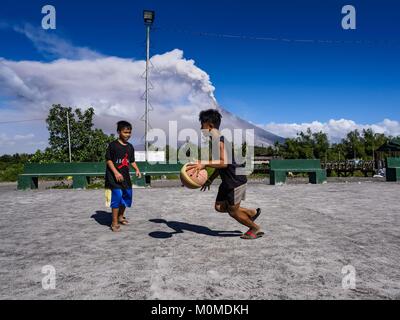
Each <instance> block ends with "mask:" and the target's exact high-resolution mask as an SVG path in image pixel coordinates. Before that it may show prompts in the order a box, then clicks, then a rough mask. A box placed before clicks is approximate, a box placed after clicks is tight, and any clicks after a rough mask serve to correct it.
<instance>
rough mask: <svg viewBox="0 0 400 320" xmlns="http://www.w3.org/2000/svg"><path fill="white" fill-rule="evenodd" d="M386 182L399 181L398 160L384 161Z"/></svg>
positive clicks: (399, 167)
mask: <svg viewBox="0 0 400 320" xmlns="http://www.w3.org/2000/svg"><path fill="white" fill-rule="evenodd" d="M386 181H394V182H397V181H400V158H387V159H386Z"/></svg>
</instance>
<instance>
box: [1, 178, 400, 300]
mask: <svg viewBox="0 0 400 320" xmlns="http://www.w3.org/2000/svg"><path fill="white" fill-rule="evenodd" d="M216 191H217V189H216V187H214V188H212V190H211V191H209V192H207V193H200V192H199V191H191V190H187V189H183V188H177V187H175V188H173V187H168V188H152V189H135V190H134V194H135V195H134V198H135V204H134V206H133V207H132V208H131V209H130V210H129V211H128V218H129V219H130V220H131V225H130V226H127V227H124V228H123V231H122V232H121V233H119V234H115V233H112V232H111V231H110V230H109V224H110V221H111V220H110V214H109V209H107V208H105V206H104V195H103V191H102V190H86V191H83V190H36V191H23V192H22V191H15V190H14V185H13V184H2V185H1V186H0V200H1V214H0V299H400V268H399V265H400V232H399V230H400V229H399V228H400V207H399V203H400V202H399V199H400V184H396V183H374V182H369V181H365V182H362V183H328V184H324V185H310V184H288V185H284V186H269V185H265V184H260V183H259V184H250V185H249V186H248V191H247V200H246V201H245V202H244V203H243V204H244V205H245V206H248V207H256V206H259V207H261V208H262V210H263V213H262V215H261V217H260V218H259V220H258V221H259V223H260V224H261V226H262V227H263V229H264V231H265V232H266V235H265V236H264V237H263V238H260V239H257V240H254V241H252V240H251V241H246V240H242V239H240V238H239V236H240V232H243V231H245V228H242V227H241V226H239V225H238V224H237V223H236V222H235V221H234V220H232V219H231V218H230V217H229V216H228V215H226V214H221V213H216V212H214V211H213V202H214V198H215V195H216ZM46 265H51V266H53V267H54V268H55V272H56V273H55V281H56V282H55V289H54V290H44V289H43V287H42V279H43V277H45V276H46V275H45V274H43V273H42V267H43V266H46ZM348 265H351V266H352V267H354V271H355V281H356V282H355V286H356V287H355V288H353V289H349V288H343V285H342V281H343V277H345V276H346V275H344V274H342V268H343V267H344V266H348ZM346 279H347V278H346ZM346 283H347V282H346Z"/></svg>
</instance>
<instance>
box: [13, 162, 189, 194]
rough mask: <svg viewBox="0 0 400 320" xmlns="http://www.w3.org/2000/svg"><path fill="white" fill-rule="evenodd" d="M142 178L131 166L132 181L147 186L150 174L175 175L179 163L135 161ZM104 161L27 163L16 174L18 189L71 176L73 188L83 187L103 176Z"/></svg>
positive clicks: (177, 171) (32, 187) (31, 187)
mask: <svg viewBox="0 0 400 320" xmlns="http://www.w3.org/2000/svg"><path fill="white" fill-rule="evenodd" d="M137 165H138V167H139V169H140V171H141V173H142V178H141V179H138V178H137V177H136V176H135V172H134V171H133V169H132V168H131V178H132V183H133V184H134V185H136V186H139V187H145V186H149V185H150V184H151V176H164V175H165V176H168V175H177V174H179V173H180V170H181V168H182V165H181V164H154V165H152V164H150V163H146V162H138V163H137ZM105 170H106V164H105V162H81V163H43V164H38V163H28V164H26V165H25V166H24V171H23V173H22V174H20V175H19V176H18V190H26V189H37V188H38V183H39V177H42V178H43V177H52V178H59V177H70V176H71V177H72V179H73V182H72V187H73V188H74V189H85V188H87V186H88V183H89V180H90V178H91V177H104V175H105Z"/></svg>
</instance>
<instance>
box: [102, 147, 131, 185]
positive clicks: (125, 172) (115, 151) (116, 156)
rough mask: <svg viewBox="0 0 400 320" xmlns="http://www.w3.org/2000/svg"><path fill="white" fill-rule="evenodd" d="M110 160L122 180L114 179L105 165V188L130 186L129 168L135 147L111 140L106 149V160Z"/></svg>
mask: <svg viewBox="0 0 400 320" xmlns="http://www.w3.org/2000/svg"><path fill="white" fill-rule="evenodd" d="M109 160H111V161H112V162H113V164H114V166H115V168H116V169H117V170H118V172H119V173H121V174H122V176H123V177H124V181H122V182H118V181H117V180H116V179H115V176H114V173H113V172H112V171H111V169H110V168H109V167H108V165H107V169H106V177H105V179H106V183H105V187H106V188H107V189H130V188H132V182H131V177H130V175H129V169H130V166H131V163H132V162H135V149H134V148H133V146H132V145H131V144H130V143H128V144H127V145H123V144H121V143H120V142H119V141H118V140H115V141H113V142H111V143H110V144H109V145H108V148H107V151H106V161H109Z"/></svg>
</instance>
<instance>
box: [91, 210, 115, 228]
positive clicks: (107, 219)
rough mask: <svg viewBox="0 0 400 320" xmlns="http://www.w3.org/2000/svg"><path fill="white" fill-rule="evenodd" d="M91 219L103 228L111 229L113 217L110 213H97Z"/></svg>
mask: <svg viewBox="0 0 400 320" xmlns="http://www.w3.org/2000/svg"><path fill="white" fill-rule="evenodd" d="M90 218H92V219H94V220H95V221H96V222H97V223H98V224H101V225H102V226H107V227H111V222H112V216H111V213H110V212H106V211H96V213H95V214H94V215H92V216H91V217H90Z"/></svg>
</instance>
